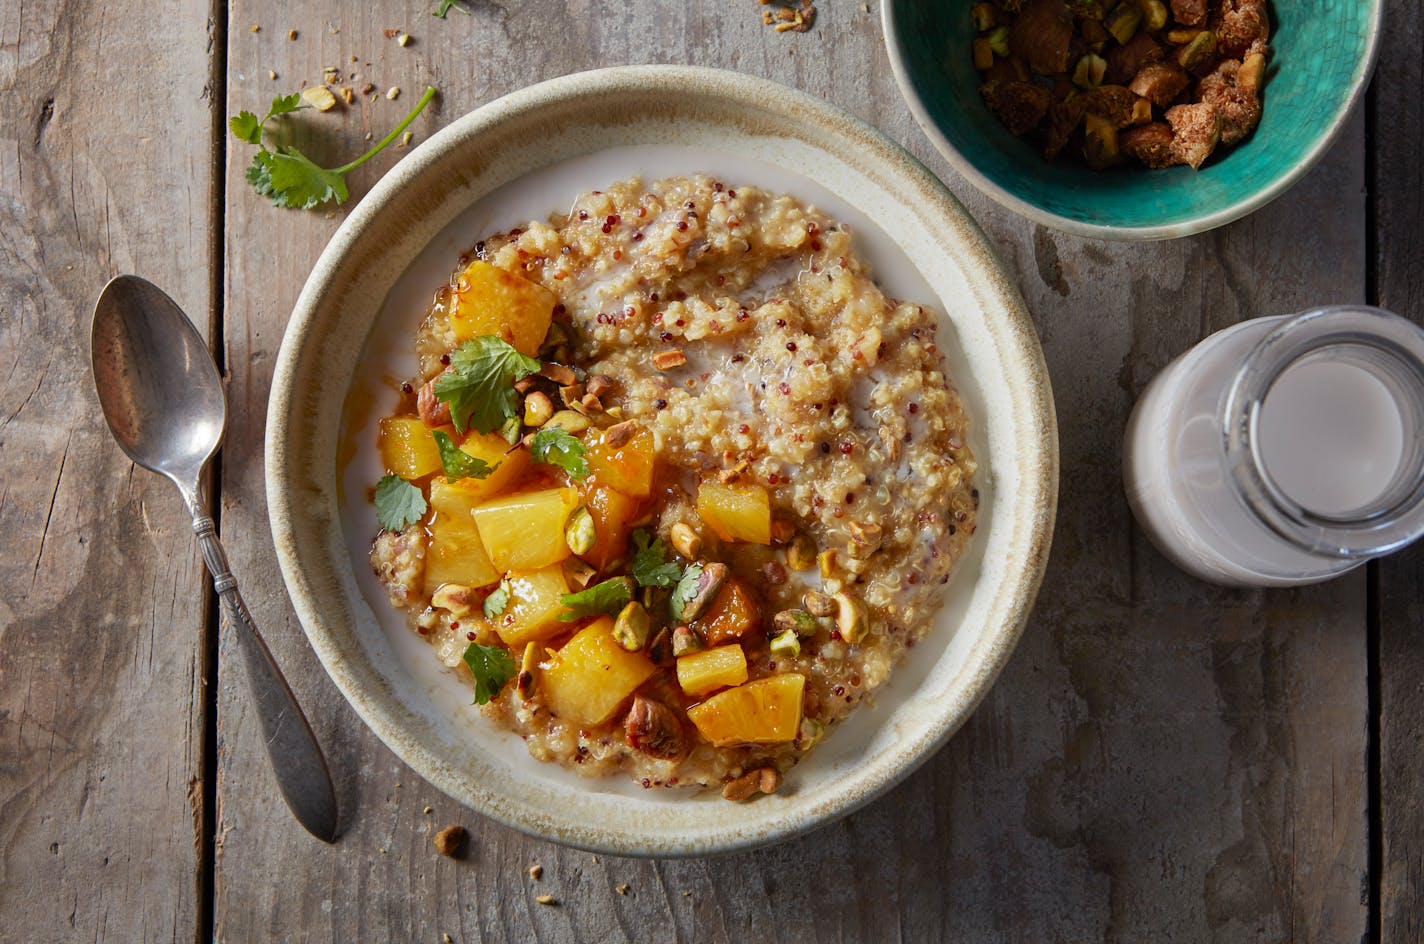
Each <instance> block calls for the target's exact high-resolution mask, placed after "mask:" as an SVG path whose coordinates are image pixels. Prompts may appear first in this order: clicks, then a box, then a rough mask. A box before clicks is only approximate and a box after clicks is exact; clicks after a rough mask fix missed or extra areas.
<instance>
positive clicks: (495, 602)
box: [484, 580, 512, 619]
mask: <svg viewBox="0 0 1424 944" xmlns="http://www.w3.org/2000/svg"><path fill="white" fill-rule="evenodd" d="M511 590H512V588H511V587H510V586H509V581H508V580H501V581H500V582H499V586H498V587H495V588H494V589H493V590H491V591H490V595H489V596H487V597H485V605H484V611H485V619H494V618H495V617H496V616H499V615H500V614H501V613H503V612H504V611H505V610H506V609H508V608H509V595H510V592H511Z"/></svg>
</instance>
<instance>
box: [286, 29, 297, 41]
mask: <svg viewBox="0 0 1424 944" xmlns="http://www.w3.org/2000/svg"><path fill="white" fill-rule="evenodd" d="M287 38H288V39H290V40H291V41H292V42H296V41H297V31H296V30H287Z"/></svg>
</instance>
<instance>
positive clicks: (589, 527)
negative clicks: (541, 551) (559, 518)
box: [564, 505, 598, 554]
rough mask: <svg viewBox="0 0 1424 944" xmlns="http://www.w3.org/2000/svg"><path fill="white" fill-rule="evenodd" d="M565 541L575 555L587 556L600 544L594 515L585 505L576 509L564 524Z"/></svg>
mask: <svg viewBox="0 0 1424 944" xmlns="http://www.w3.org/2000/svg"><path fill="white" fill-rule="evenodd" d="M564 541H565V543H567V544H568V546H569V550H571V551H573V552H574V553H575V554H587V553H588V552H589V551H591V550H593V545H594V544H596V543H598V529H597V527H596V526H595V525H594V523H593V515H592V514H591V513H590V512H589V510H588V509H587V508H586V507H584V506H583V505H579V506H578V507H577V508H575V509H574V511H573V514H571V515H569V520H568V521H567V522H566V523H565V524H564Z"/></svg>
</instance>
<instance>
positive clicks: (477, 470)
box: [435, 429, 503, 482]
mask: <svg viewBox="0 0 1424 944" xmlns="http://www.w3.org/2000/svg"><path fill="white" fill-rule="evenodd" d="M435 448H436V449H438V450H440V466H441V468H443V469H444V470H445V481H447V482H458V481H459V480H460V479H487V478H489V477H490V473H491V472H493V471H494V470H495V469H498V468H499V467H500V466H501V465H503V463H502V462H496V463H495V464H494V466H493V468H491V466H490V464H489V463H488V462H486V461H485V460H483V459H481V458H479V457H478V456H472V455H470V454H469V453H468V452H466V451H465V450H463V449H461V448H460V447H459V446H457V445H455V440H453V439H451V438H450V434H449V433H444V432H441V431H440V430H438V429H437V430H436V431H435Z"/></svg>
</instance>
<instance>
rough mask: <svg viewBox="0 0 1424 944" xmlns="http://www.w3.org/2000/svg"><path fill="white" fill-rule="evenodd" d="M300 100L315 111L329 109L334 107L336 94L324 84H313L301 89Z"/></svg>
mask: <svg viewBox="0 0 1424 944" xmlns="http://www.w3.org/2000/svg"><path fill="white" fill-rule="evenodd" d="M302 101H304V102H306V103H307V104H308V105H310V106H311V107H313V108H315V109H316V110H317V111H331V110H332V109H333V108H335V107H336V96H335V95H333V94H331V89H329V88H327V87H326V86H325V85H313V86H312V87H311V88H306V89H302Z"/></svg>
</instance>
